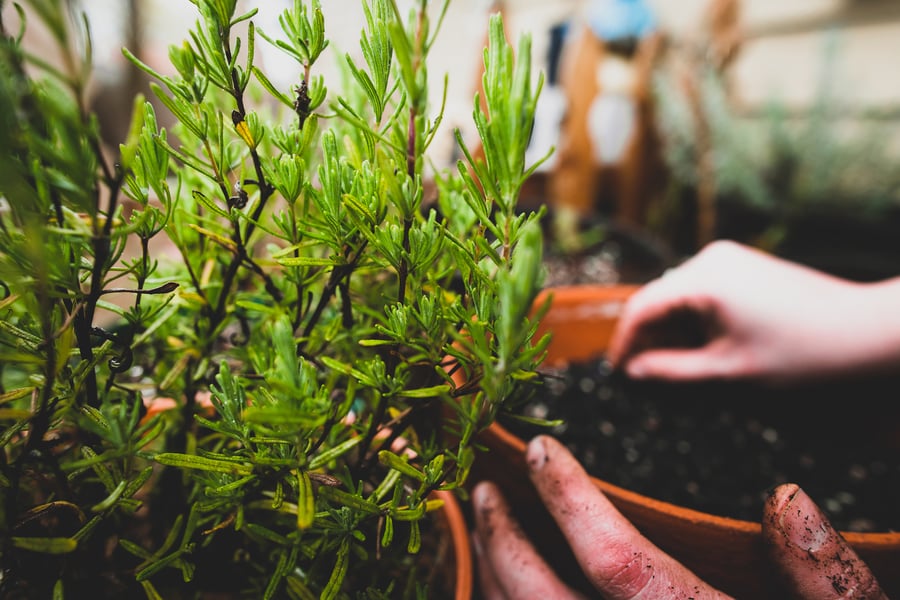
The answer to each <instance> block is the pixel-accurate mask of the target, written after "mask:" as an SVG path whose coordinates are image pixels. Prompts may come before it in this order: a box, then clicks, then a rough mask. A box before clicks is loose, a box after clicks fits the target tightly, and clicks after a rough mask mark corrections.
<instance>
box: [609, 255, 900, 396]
mask: <svg viewBox="0 0 900 600" xmlns="http://www.w3.org/2000/svg"><path fill="white" fill-rule="evenodd" d="M898 289H900V288H898V287H897V286H896V285H879V284H860V283H855V282H850V281H846V280H842V279H838V278H836V277H832V276H830V275H827V274H825V273H821V272H819V271H815V270H813V269H810V268H807V267H804V266H801V265H798V264H796V263H792V262H788V261H785V260H782V259H778V258H775V257H773V256H770V255H768V254H765V253H763V252H762V251H759V250H756V249H752V248H750V247H747V246H742V245H740V244H737V243H734V242H727V241H717V242H713V243H712V244H709V245H708V246H706V247H705V248H704V249H703V250H702V251H701V252H699V253H698V254H697V255H696V256H694V257H693V258H691V259H690V260H688V261H686V262H685V263H684V264H682V265H681V266H679V267H677V268H675V269H671V270H670V271H668V272H667V273H666V274H665V275H664V276H663V277H661V278H659V279H657V280H655V281H653V282H651V283H649V284H647V285H646V286H644V287H643V288H641V289H640V290H638V291H637V292H635V294H634V295H633V296H632V297H631V298H630V299H629V300H628V302H627V303H626V305H625V308H624V310H623V312H622V316H621V318H620V319H619V322H618V324H617V327H616V330H615V332H614V334H613V337H612V339H611V341H610V347H609V352H608V358H609V360H610V361H611V362H612V364H613V366H614V367H617V368H622V369H623V370H624V371H625V372H626V373H627V374H628V375H629V376H630V377H632V378H636V379H646V378H661V379H668V380H671V381H697V380H702V379H755V380H758V381H762V382H768V383H792V382H802V381H809V380H813V379H817V378H821V377H823V376H838V375H849V374H854V373H860V372H863V371H865V370H866V369H873V370H875V369H878V368H879V367H885V366H887V365H889V364H892V363H893V364H896V361H897V360H900V356H898V352H900V328H897V327H895V328H894V329H898V331H896V332H893V334H890V332H889V331H888V330H889V329H890V328H886V327H885V315H890V314H893V313H896V308H895V307H896V303H897V302H898V300H900V292H898ZM685 333H687V336H688V339H685V336H684V334H685ZM689 338H693V339H689Z"/></svg>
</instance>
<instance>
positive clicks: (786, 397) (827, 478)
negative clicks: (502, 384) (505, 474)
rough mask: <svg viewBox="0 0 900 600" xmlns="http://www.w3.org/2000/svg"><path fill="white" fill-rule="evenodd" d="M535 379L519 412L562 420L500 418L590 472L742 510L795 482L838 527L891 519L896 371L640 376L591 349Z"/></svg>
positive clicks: (884, 524)
mask: <svg viewBox="0 0 900 600" xmlns="http://www.w3.org/2000/svg"><path fill="white" fill-rule="evenodd" d="M544 382H545V386H544V387H545V389H542V390H540V391H539V393H538V394H536V395H535V397H534V398H533V399H531V400H529V401H528V402H527V403H526V404H524V405H523V406H521V407H520V409H521V412H520V414H524V415H526V416H530V417H538V418H544V419H548V420H553V419H560V420H562V421H563V424H562V425H558V426H556V427H554V428H552V429H550V430H549V431H548V430H547V429H546V427H544V428H541V427H536V426H533V425H525V424H523V423H522V422H521V421H516V420H514V419H511V418H509V417H501V418H500V423H501V424H503V425H504V426H505V427H507V428H508V429H510V430H511V431H513V432H514V433H517V434H518V435H520V436H521V437H523V438H524V439H529V438H530V437H532V436H534V435H536V434H538V433H551V434H552V435H554V436H556V437H557V438H559V439H560V440H562V441H563V442H564V443H565V444H567V445H568V447H569V448H570V449H571V450H572V451H573V453H574V454H575V455H576V456H577V457H578V458H579V459H580V460H581V462H582V464H584V466H585V468H586V469H587V471H588V472H589V473H590V474H592V475H594V476H596V477H599V478H602V479H605V480H607V481H609V482H611V483H613V484H616V485H619V486H622V487H625V488H628V489H631V490H634V491H636V492H639V493H641V494H645V495H647V496H651V497H653V498H657V499H659V500H664V501H667V502H671V503H674V504H678V505H682V506H686V507H689V508H693V509H696V510H701V511H704V512H709V513H712V514H717V515H722V516H728V517H734V518H739V519H745V520H750V521H759V519H760V517H761V515H762V507H763V502H764V500H765V497H766V494H767V492H768V491H769V490H770V489H771V488H773V487H774V486H776V485H778V484H780V483H785V482H794V483H797V484H799V485H800V486H801V487H802V488H803V489H804V490H805V491H806V492H807V493H808V494H809V495H810V496H811V497H812V498H813V499H814V500H815V501H816V502H817V503H818V504H819V505H820V506H821V507H822V509H823V510H824V511H825V513H826V514H827V515H828V517H829V518H830V519H831V520H832V523H833V524H834V525H835V527H836V528H837V529H839V530H844V531H859V532H865V531H894V530H896V531H900V510H897V507H898V506H900V436H898V432H900V427H898V424H900V398H897V395H898V394H900V392H898V390H900V385H898V383H900V378H894V379H893V380H891V381H885V380H881V381H872V380H868V381H856V382H844V383H833V382H832V383H827V384H822V385H819V386H810V387H806V388H793V389H781V390H773V389H765V388H760V387H754V386H751V385H749V384H741V383H730V384H723V383H716V384H702V385H696V384H694V385H674V384H660V383H657V384H646V383H641V384H638V383H636V382H633V381H627V380H624V379H623V378H622V377H621V376H619V375H618V374H615V375H611V374H610V373H609V371H608V367H607V366H606V363H605V361H603V360H600V359H598V360H595V361H591V362H587V363H583V364H574V365H571V366H570V367H569V368H567V369H565V370H557V371H546V369H545V376H544ZM873 415H876V416H875V417H874V418H873Z"/></svg>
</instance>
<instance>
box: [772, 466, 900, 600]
mask: <svg viewBox="0 0 900 600" xmlns="http://www.w3.org/2000/svg"><path fill="white" fill-rule="evenodd" d="M763 537H764V538H765V540H766V545H767V548H768V551H769V555H770V557H771V559H772V560H773V561H774V563H775V565H777V566H778V568H779V569H780V570H781V572H782V573H783V575H784V576H785V578H786V579H787V581H788V584H789V585H790V587H791V589H792V591H793V592H794V593H795V594H796V595H797V597H798V598H801V599H806V600H813V599H815V600H830V599H832V598H834V599H838V598H869V599H879V598H885V599H886V598H887V596H886V595H885V594H884V592H883V591H882V590H881V587H880V586H879V585H878V581H877V580H876V579H875V576H874V575H873V574H872V571H870V570H869V568H868V566H866V564H865V563H864V562H863V561H862V560H861V559H860V558H859V556H857V554H856V552H854V551H853V549H851V548H850V546H848V545H847V542H846V541H845V540H844V538H843V537H842V536H841V534H840V533H838V532H837V531H836V530H835V529H834V528H833V527H832V526H831V523H829V522H828V519H827V518H826V517H825V515H824V514H822V511H821V510H819V507H818V506H816V504H815V503H814V502H813V501H812V500H811V499H810V497H809V496H807V495H806V493H805V492H804V491H803V490H801V489H800V487H799V486H797V485H795V484H792V483H788V484H784V485H781V486H778V487H777V488H776V489H775V491H773V492H772V494H771V495H770V496H769V498H768V499H767V500H766V504H765V509H764V514H763Z"/></svg>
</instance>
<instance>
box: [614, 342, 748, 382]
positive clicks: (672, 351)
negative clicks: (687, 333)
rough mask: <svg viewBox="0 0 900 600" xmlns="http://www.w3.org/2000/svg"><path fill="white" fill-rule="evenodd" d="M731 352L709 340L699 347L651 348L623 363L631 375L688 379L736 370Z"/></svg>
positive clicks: (699, 378) (735, 373)
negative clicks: (708, 342)
mask: <svg viewBox="0 0 900 600" xmlns="http://www.w3.org/2000/svg"><path fill="white" fill-rule="evenodd" d="M735 367H736V361H735V360H734V356H733V353H732V354H730V353H728V352H726V348H725V346H724V344H722V343H718V342H712V343H710V344H707V345H705V346H701V347H699V348H654V349H650V350H644V351H643V352H640V353H638V354H635V355H634V356H632V357H631V358H630V359H628V361H627V362H626V363H625V364H624V365H623V368H624V370H625V373H626V374H627V375H628V376H629V377H631V378H632V379H665V380H668V381H678V382H689V381H699V380H703V379H720V378H725V377H729V376H735V375H737V374H738V372H737V369H736V368H735Z"/></svg>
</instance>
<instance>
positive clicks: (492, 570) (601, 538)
mask: <svg viewBox="0 0 900 600" xmlns="http://www.w3.org/2000/svg"><path fill="white" fill-rule="evenodd" d="M527 461H528V470H529V475H530V477H531V480H532V482H533V483H534V486H535V488H536V489H537V491H538V494H539V495H540V497H541V499H542V500H543V502H544V504H545V505H546V506H547V509H548V511H549V512H550V514H551V515H552V516H553V518H554V520H555V521H556V523H557V525H558V526H559V528H560V530H561V531H562V533H563V534H564V536H565V538H566V540H567V541H568V543H569V545H570V546H571V548H572V550H573V552H574V554H575V557H576V559H577V560H578V562H579V565H580V566H581V569H582V570H583V571H584V573H585V575H586V576H587V577H588V579H589V580H590V582H591V584H592V585H593V586H594V588H595V589H596V590H597V593H598V594H600V595H602V597H603V598H606V599H607V600H644V599H646V600H651V599H658V598H669V599H673V600H674V599H679V598H685V599H686V598H694V599H695V600H705V599H714V598H718V599H723V598H729V596H728V595H726V594H724V593H722V592H720V591H719V590H716V589H715V588H713V587H711V586H709V585H707V584H706V583H705V582H703V581H702V580H701V579H700V578H698V577H697V576H696V575H695V574H694V573H692V572H691V571H689V570H688V569H687V568H685V567H683V566H682V565H681V564H679V563H678V562H677V561H675V560H674V559H672V558H671V557H669V556H668V555H667V554H665V553H664V552H663V551H662V550H660V549H659V548H657V547H656V546H654V545H653V544H652V543H651V542H650V541H649V540H648V539H647V538H645V537H644V536H643V535H641V534H640V533H639V532H638V531H637V529H635V527H634V526H633V525H632V524H631V523H630V522H629V521H628V520H627V519H625V517H623V516H622V515H621V513H619V512H618V511H617V510H616V509H615V508H614V507H613V506H612V504H610V502H609V500H607V498H606V497H605V496H604V495H603V494H602V493H601V492H600V490H599V489H597V487H596V486H595V485H594V484H593V483H591V480H590V478H589V477H588V475H587V473H585V471H584V469H583V468H582V467H581V465H580V464H579V463H578V461H577V460H576V459H575V458H574V457H573V456H572V455H571V454H570V453H569V452H568V451H567V450H566V449H565V448H564V447H563V446H562V445H561V444H560V443H559V442H557V441H556V440H554V439H553V438H550V437H547V436H538V437H537V438H535V439H533V440H532V441H531V442H530V443H529V445H528V450H527ZM472 502H473V505H474V509H475V523H476V529H475V532H474V535H473V537H474V541H475V549H476V555H477V559H478V575H479V583H480V587H481V592H482V597H483V598H484V600H513V599H515V600H532V599H533V600H546V599H548V598H553V599H555V600H556V599H558V600H570V599H576V598H583V596H582V595H580V594H579V593H577V592H576V591H574V590H572V589H571V588H570V587H569V586H567V585H566V583H565V582H564V581H562V580H560V578H559V577H557V576H556V574H555V573H554V572H553V570H552V569H551V568H550V567H549V566H548V565H547V563H546V562H545V561H544V559H543V558H542V557H541V555H540V554H539V553H538V552H537V550H536V549H535V548H534V547H533V546H532V545H531V543H530V542H529V541H528V539H527V537H526V536H525V534H524V533H523V532H522V529H521V528H520V526H519V524H518V523H516V521H515V520H514V519H513V518H512V517H511V516H510V511H509V507H508V505H507V503H506V500H505V499H504V497H503V495H502V494H501V492H500V490H499V489H498V488H497V486H495V485H494V484H493V483H490V482H482V483H479V484H478V485H477V486H476V487H475V489H474V490H473V494H472ZM763 536H764V538H765V540H766V543H767V547H768V548H769V551H770V554H771V557H772V559H773V564H775V565H777V566H778V568H779V569H780V570H781V571H782V573H783V575H784V577H785V581H786V586H787V587H788V588H789V590H790V592H791V593H792V594H793V595H794V597H796V598H798V599H800V600H832V599H834V600H837V599H841V598H843V599H849V598H867V599H870V600H871V599H875V600H878V599H882V598H886V596H885V595H884V593H883V592H882V591H881V589H880V588H879V587H878V582H877V581H876V580H875V578H874V576H873V575H872V573H871V571H869V569H868V567H866V565H865V563H863V562H862V561H861V560H860V559H859V557H858V556H857V555H856V554H855V553H854V552H853V550H852V549H850V547H849V546H848V545H847V544H846V542H845V541H844V539H843V538H842V537H841V536H840V534H838V533H837V532H836V531H835V530H834V529H833V528H832V527H831V525H830V524H829V523H828V521H827V520H826V519H825V517H824V516H823V515H822V513H821V511H819V509H818V508H817V507H816V505H815V504H814V503H813V502H812V501H811V500H810V499H809V497H808V496H806V494H804V493H803V491H802V490H800V489H799V488H798V487H797V486H796V485H793V484H785V485H782V486H779V487H778V488H777V489H776V490H775V491H774V492H773V494H772V495H771V497H770V498H769V500H768V501H767V502H766V505H765V513H764V518H763ZM835 582H839V584H840V585H835ZM593 596H594V595H592V597H593Z"/></svg>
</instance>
